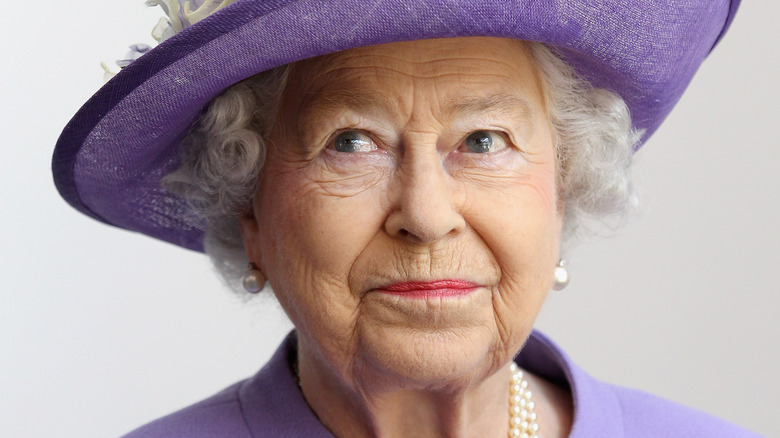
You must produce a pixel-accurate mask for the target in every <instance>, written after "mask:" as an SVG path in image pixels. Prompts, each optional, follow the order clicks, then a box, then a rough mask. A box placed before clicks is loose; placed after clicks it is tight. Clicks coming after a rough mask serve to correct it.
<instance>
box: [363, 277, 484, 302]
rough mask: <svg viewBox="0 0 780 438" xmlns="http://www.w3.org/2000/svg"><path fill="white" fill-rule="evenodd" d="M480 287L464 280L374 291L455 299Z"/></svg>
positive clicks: (406, 284) (411, 283) (408, 283)
mask: <svg viewBox="0 0 780 438" xmlns="http://www.w3.org/2000/svg"><path fill="white" fill-rule="evenodd" d="M479 288H480V285H478V284H476V283H472V282H470V281H464V280H435V281H406V282H402V283H393V284H390V285H386V286H382V287H379V288H377V289H376V291H377V292H380V293H384V294H389V295H396V296H400V297H403V298H417V299H427V298H457V297H462V296H465V295H469V294H471V293H472V292H474V291H476V290H477V289H479Z"/></svg>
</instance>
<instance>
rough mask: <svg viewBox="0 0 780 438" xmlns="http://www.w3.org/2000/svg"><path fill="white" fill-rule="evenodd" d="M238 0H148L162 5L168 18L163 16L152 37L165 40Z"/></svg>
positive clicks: (151, 4)
mask: <svg viewBox="0 0 780 438" xmlns="http://www.w3.org/2000/svg"><path fill="white" fill-rule="evenodd" d="M234 1H236V0H146V4H147V5H148V6H160V7H161V8H162V9H163V11H165V14H166V15H168V18H167V19H166V18H161V19H160V21H159V22H158V23H157V26H155V27H154V30H152V37H153V38H154V39H155V40H157V41H158V42H163V41H165V40H167V39H168V38H170V37H172V36H174V35H175V34H176V33H177V32H179V31H181V30H182V29H184V28H185V27H187V26H191V25H193V24H195V23H197V22H198V21H200V20H203V19H204V18H206V17H208V16H209V15H211V14H213V13H214V12H216V11H218V10H220V9H222V8H224V7H225V6H227V5H229V4H231V3H233V2H234Z"/></svg>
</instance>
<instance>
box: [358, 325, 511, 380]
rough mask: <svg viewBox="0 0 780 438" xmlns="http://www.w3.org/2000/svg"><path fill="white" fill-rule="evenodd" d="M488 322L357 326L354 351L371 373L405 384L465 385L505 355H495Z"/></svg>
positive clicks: (495, 340)
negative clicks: (458, 325) (450, 325)
mask: <svg viewBox="0 0 780 438" xmlns="http://www.w3.org/2000/svg"><path fill="white" fill-rule="evenodd" d="M498 344H499V341H498V334H497V332H496V330H495V329H494V328H493V327H487V326H485V325H483V326H472V327H465V328H458V329H452V328H447V329H435V328H428V329H424V330H421V329H419V328H403V327H366V326H363V327H359V341H358V354H357V356H356V358H357V359H358V360H359V361H360V362H362V363H361V364H360V365H359V366H360V367H361V368H362V367H366V368H367V369H366V371H367V372H368V373H370V374H372V375H378V376H382V377H381V378H382V379H386V381H387V383H389V384H393V385H396V386H400V387H406V388H408V389H432V388H445V387H451V386H459V385H467V384H468V383H469V382H470V381H474V380H477V381H479V380H481V379H483V378H484V377H486V376H488V375H490V374H491V373H492V372H495V371H496V370H497V369H498V367H500V366H501V364H503V363H504V362H505V361H506V360H509V359H510V358H511V353H509V354H508V355H507V357H506V358H500V357H496V355H497V354H499V355H502V356H503V354H501V353H500V351H501V350H500V349H497V348H496V347H497V345H498Z"/></svg>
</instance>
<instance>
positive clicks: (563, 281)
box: [552, 259, 570, 290]
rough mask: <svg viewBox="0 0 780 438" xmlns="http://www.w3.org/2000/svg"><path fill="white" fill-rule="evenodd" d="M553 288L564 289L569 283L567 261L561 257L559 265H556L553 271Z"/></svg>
mask: <svg viewBox="0 0 780 438" xmlns="http://www.w3.org/2000/svg"><path fill="white" fill-rule="evenodd" d="M553 278H554V280H553V287H552V288H553V289H555V290H563V289H565V288H566V286H568V285H569V280H570V278H569V271H567V270H566V261H565V260H563V259H561V260H559V261H558V266H556V267H555V272H554V273H553Z"/></svg>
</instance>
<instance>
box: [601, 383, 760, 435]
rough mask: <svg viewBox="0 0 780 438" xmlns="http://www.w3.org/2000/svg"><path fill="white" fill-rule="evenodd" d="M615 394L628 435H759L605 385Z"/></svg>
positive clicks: (662, 400) (677, 406)
mask: <svg viewBox="0 0 780 438" xmlns="http://www.w3.org/2000/svg"><path fill="white" fill-rule="evenodd" d="M604 385H607V386H609V387H610V388H611V390H612V392H613V393H614V394H615V396H616V398H617V400H618V404H619V406H620V410H621V416H622V419H623V428H624V431H625V434H624V435H625V436H626V437H637V438H639V437H648V438H649V437H659V436H663V437H667V438H677V437H679V438H683V437H685V438H688V437H718V438H754V437H758V436H759V435H757V434H755V433H752V432H749V431H747V430H745V429H742V428H741V427H739V426H736V425H734V424H731V423H728V422H726V421H724V420H721V419H720V418H716V417H714V416H712V415H709V414H705V413H703V412H700V411H697V410H695V409H691V408H689V407H686V406H682V405H680V404H677V403H674V402H671V401H668V400H664V399H662V398H660V397H656V396H654V395H651V394H648V393H645V392H642V391H637V390H634V389H628V388H622V387H618V386H614V385H609V384H604Z"/></svg>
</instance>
